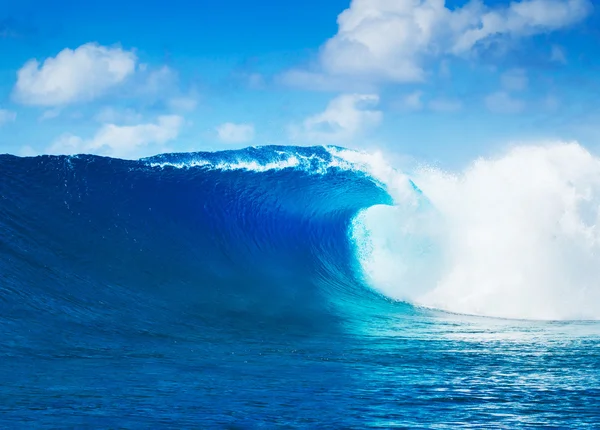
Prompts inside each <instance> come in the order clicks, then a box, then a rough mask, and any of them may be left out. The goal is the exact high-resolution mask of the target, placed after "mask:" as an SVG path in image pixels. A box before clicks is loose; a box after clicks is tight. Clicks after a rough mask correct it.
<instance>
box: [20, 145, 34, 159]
mask: <svg viewBox="0 0 600 430" xmlns="http://www.w3.org/2000/svg"><path fill="white" fill-rule="evenodd" d="M19 155H20V156H21V157H35V156H36V155H39V152H38V151H36V150H35V149H33V148H32V147H31V146H29V145H25V146H23V147H21V149H20V150H19Z"/></svg>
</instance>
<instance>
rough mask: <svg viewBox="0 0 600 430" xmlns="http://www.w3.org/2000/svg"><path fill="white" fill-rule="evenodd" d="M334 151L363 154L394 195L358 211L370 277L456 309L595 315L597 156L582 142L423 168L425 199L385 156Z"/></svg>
mask: <svg viewBox="0 0 600 430" xmlns="http://www.w3.org/2000/svg"><path fill="white" fill-rule="evenodd" d="M338 155H340V156H341V157H343V158H346V159H347V160H349V161H352V160H353V159H354V161H353V162H355V163H359V164H360V163H361V162H362V163H363V164H364V165H365V166H366V167H365V168H366V170H367V171H369V173H370V174H372V175H373V176H375V177H376V178H377V179H379V180H381V181H382V182H384V183H385V184H386V185H387V187H388V190H389V192H390V194H391V195H392V197H394V199H395V201H396V206H393V207H382V206H375V207H372V208H370V209H367V210H365V211H363V212H362V213H360V214H359V215H358V216H357V217H356V219H355V221H354V227H353V232H352V234H353V237H354V240H355V242H356V247H357V254H358V257H359V260H360V262H361V264H362V267H363V269H364V273H365V276H366V277H367V279H368V281H369V282H370V283H371V285H372V286H373V287H374V288H376V289H379V290H380V291H381V292H382V293H384V294H386V295H388V296H390V297H393V298H396V299H399V300H407V301H410V302H413V303H415V304H418V305H423V306H428V307H435V308H440V309H444V310H448V311H453V312H460V313H468V314H478V315H487V316H497V317H507V318H526V319H600V159H599V158H597V157H595V156H593V155H592V154H590V153H589V152H588V151H587V150H586V149H585V148H583V147H582V146H580V145H578V144H576V143H554V144H547V145H540V146H522V147H516V148H513V149H511V150H509V151H508V152H507V153H505V154H503V155H502V156H500V157H497V158H494V159H479V160H476V161H475V162H473V163H472V164H471V165H470V166H469V167H468V168H466V169H465V170H464V171H461V172H457V173H452V172H443V171H440V170H438V169H433V168H420V169H418V171H417V173H416V174H415V176H414V178H413V179H414V181H415V183H416V184H417V185H418V186H419V188H420V189H421V190H422V191H423V194H424V196H425V198H424V197H423V196H419V194H418V193H414V192H413V193H412V197H411V196H410V195H409V194H407V193H408V191H407V190H408V188H407V186H406V175H404V174H403V173H401V172H396V171H394V169H392V168H391V167H390V166H388V165H387V164H386V163H385V162H384V160H383V159H382V158H381V157H379V159H378V158H377V156H369V155H365V154H360V153H355V152H354V153H353V152H352V151H348V152H347V153H345V154H339V153H338ZM369 157H372V158H369ZM373 157H374V158H373ZM428 202H431V206H428V204H427V203H428Z"/></svg>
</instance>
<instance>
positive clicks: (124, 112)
mask: <svg viewBox="0 0 600 430" xmlns="http://www.w3.org/2000/svg"><path fill="white" fill-rule="evenodd" d="M94 120H96V121H97V122H99V123H102V124H134V123H139V122H140V121H141V120H142V115H141V114H140V113H138V112H136V111H135V110H133V109H116V108H114V107H105V108H102V109H101V110H100V111H99V112H98V113H97V114H96V115H95V116H94Z"/></svg>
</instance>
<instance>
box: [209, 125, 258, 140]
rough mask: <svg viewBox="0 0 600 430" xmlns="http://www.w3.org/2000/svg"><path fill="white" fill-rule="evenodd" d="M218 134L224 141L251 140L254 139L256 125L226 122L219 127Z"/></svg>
mask: <svg viewBox="0 0 600 430" xmlns="http://www.w3.org/2000/svg"><path fill="white" fill-rule="evenodd" d="M217 135H218V137H219V139H220V140H221V141H222V142H226V143H245V142H250V141H251V140H253V139H254V126H253V125H252V124H234V123H232V122H226V123H225V124H221V125H220V126H218V127H217Z"/></svg>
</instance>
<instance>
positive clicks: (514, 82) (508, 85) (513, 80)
mask: <svg viewBox="0 0 600 430" xmlns="http://www.w3.org/2000/svg"><path fill="white" fill-rule="evenodd" d="M500 80H501V82H502V87H503V88H504V89H506V90H509V91H523V90H524V89H526V88H527V85H528V84H529V79H528V78H527V72H525V70H523V69H512V70H509V71H507V72H505V73H503V74H502V77H501V78H500Z"/></svg>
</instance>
